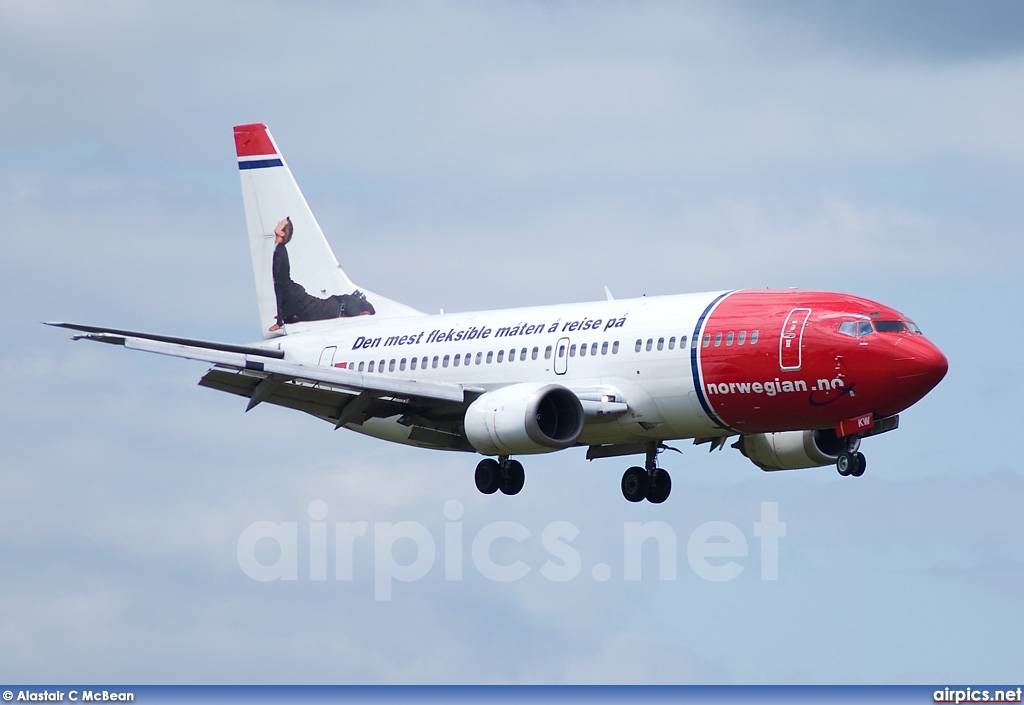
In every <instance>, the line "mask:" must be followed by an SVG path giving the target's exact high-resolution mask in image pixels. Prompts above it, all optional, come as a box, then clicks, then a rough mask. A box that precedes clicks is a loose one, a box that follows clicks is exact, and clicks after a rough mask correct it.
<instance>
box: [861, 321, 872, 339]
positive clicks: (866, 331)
mask: <svg viewBox="0 0 1024 705" xmlns="http://www.w3.org/2000/svg"><path fill="white" fill-rule="evenodd" d="M874 332H875V331H874V330H873V329H872V328H871V321H857V337H858V338H860V337H861V336H864V335H871V334H872V333H874Z"/></svg>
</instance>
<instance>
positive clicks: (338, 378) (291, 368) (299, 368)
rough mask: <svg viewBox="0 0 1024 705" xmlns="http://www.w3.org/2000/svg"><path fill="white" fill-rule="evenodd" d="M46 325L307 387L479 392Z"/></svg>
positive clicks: (235, 350) (267, 355)
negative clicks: (316, 385)
mask: <svg viewBox="0 0 1024 705" xmlns="http://www.w3.org/2000/svg"><path fill="white" fill-rule="evenodd" d="M47 325H55V326H58V327H61V328H71V329H73V330H81V331H83V332H86V333H87V335H84V336H79V338H80V339H85V340H93V341H96V342H101V343H112V344H115V345H123V346H124V347H126V348H128V349H130V350H142V351H144V352H152V353H157V354H160V355H170V356H172V357H183V358H185V359H187V360H201V361H203V362H209V363H213V364H215V365H218V366H219V367H222V368H233V369H236V370H252V371H256V372H264V373H267V374H270V375H277V376H280V377H281V378H282V379H288V380H294V381H300V382H306V383H310V384H317V383H325V384H330V385H332V386H335V387H339V388H342V389H346V390H350V391H353V392H357V393H358V392H363V391H370V392H374V393H377V394H381V395H394V396H402V397H417V398H421V399H433V400H437V401H450V402H463V401H465V399H466V393H467V392H478V391H482V390H476V389H470V388H465V387H462V386H460V385H457V384H447V383H444V382H422V381H417V380H407V379H395V378H393V377H381V376H379V375H368V376H367V375H364V374H363V373H361V372H355V371H353V370H347V369H341V368H337V367H326V366H321V365H302V364H299V363H296V362H286V361H284V360H283V359H281V358H283V355H284V353H283V352H281V351H280V350H266V349H262V348H257V347H247V346H242V345H225V344H222V343H212V342H208V341H203V340H189V339H186V338H171V337H170V336H156V335H150V334H148V333H142V334H137V333H132V332H130V331H122V330H116V329H112V328H98V327H94V326H79V325H74V324H69V323H49V324H47Z"/></svg>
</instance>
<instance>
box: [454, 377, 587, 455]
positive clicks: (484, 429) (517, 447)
mask: <svg viewBox="0 0 1024 705" xmlns="http://www.w3.org/2000/svg"><path fill="white" fill-rule="evenodd" d="M465 428H466V438H468V439H469V442H470V443H471V444H472V445H473V447H474V448H476V449H477V451H479V452H480V453H483V454H484V455H512V454H516V455H521V454H526V453H550V452H551V451H555V450H561V449H562V448H567V447H568V446H571V445H572V444H574V443H575V442H576V440H577V439H578V438H579V437H580V433H582V432H583V405H582V404H581V403H580V400H579V399H578V398H577V397H576V395H575V394H573V393H572V392H571V391H569V390H568V389H566V388H565V387H562V386H560V385H557V384H534V383H522V384H513V385H509V386H508V387H502V388H501V389H496V390H494V391H493V392H487V393H486V394H483V395H481V396H480V398H478V399H477V400H476V401H474V402H473V403H472V404H470V405H469V408H468V409H466V418H465Z"/></svg>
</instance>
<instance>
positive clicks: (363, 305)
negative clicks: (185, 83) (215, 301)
mask: <svg viewBox="0 0 1024 705" xmlns="http://www.w3.org/2000/svg"><path fill="white" fill-rule="evenodd" d="M235 149H236V151H237V153H238V170H239V174H240V176H241V180H242V199H243V201H244V203H245V219H246V224H247V226H248V231H249V248H250V251H251V253H252V268H253V275H254V276H255V278H256V296H257V300H258V302H259V310H260V323H261V327H262V329H263V337H264V338H271V337H274V336H277V335H284V334H287V333H289V332H294V331H298V330H304V329H307V328H309V327H310V326H311V325H322V324H321V323H318V322H320V321H326V320H331V321H334V322H339V321H344V320H345V319H347V318H352V317H354V316H356V315H375V316H382V317H389V318H393V317H399V316H416V315H422V314H421V312H419V311H417V310H415V309H413V308H410V307H408V306H404V305H402V304H399V303H397V302H395V301H390V300H389V299H385V298H383V297H381V296H378V295H376V294H373V293H372V292H368V291H365V290H360V289H359V287H357V286H356V285H355V284H354V283H353V282H352V280H351V279H349V278H348V276H347V275H346V274H345V271H344V270H343V269H342V268H341V266H340V265H339V264H338V261H337V259H336V258H335V256H334V253H333V252H332V251H331V246H330V245H329V244H328V243H327V239H326V238H325V237H324V234H323V231H322V230H320V225H319V224H318V223H317V222H316V218H315V217H314V216H313V213H312V211H311V210H310V209H309V205H308V204H307V203H306V199H305V198H304V197H303V196H302V192H301V191H300V190H299V187H298V185H297V184H296V183H295V179H294V178H293V177H292V172H291V170H290V169H289V168H288V165H287V164H286V163H285V161H284V158H283V157H282V156H281V152H280V150H278V148H277V145H276V144H275V143H274V139H273V137H271V136H270V131H269V130H268V129H267V126H266V125H263V124H252V125H238V126H236V127H235ZM282 221H285V222H286V223H287V225H284V226H282ZM275 230H277V231H278V233H282V232H284V233H286V235H285V237H282V236H281V235H280V234H277V235H276V234H275Z"/></svg>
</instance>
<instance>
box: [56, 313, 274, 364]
mask: <svg viewBox="0 0 1024 705" xmlns="http://www.w3.org/2000/svg"><path fill="white" fill-rule="evenodd" d="M46 325H48V326H55V327H57V328H69V329H70V330H77V331H81V332H82V333H96V334H99V336H101V337H93V338H90V339H92V340H98V341H99V342H102V343H115V344H117V345H124V340H118V338H126V337H127V338H139V339H141V340H153V341H157V342H161V343H173V344H175V345H184V346H188V347H193V348H202V349H204V350H220V351H223V352H231V353H240V354H242V355H259V356H261V357H272V358H277V359H279V360H281V359H284V351H283V350H278V349H276V348H271V349H268V348H258V347H255V346H251V345H231V344H229V343H214V342H210V341H207V340H194V339H192V338H178V337H174V336H170V335H154V334H152V333H139V332H137V331H130V330H120V329H118V328H100V327H97V326H83V325H80V324H78V323H59V322H53V321H47V322H46ZM78 337H81V338H85V337H89V336H78ZM76 339H77V338H76Z"/></svg>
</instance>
